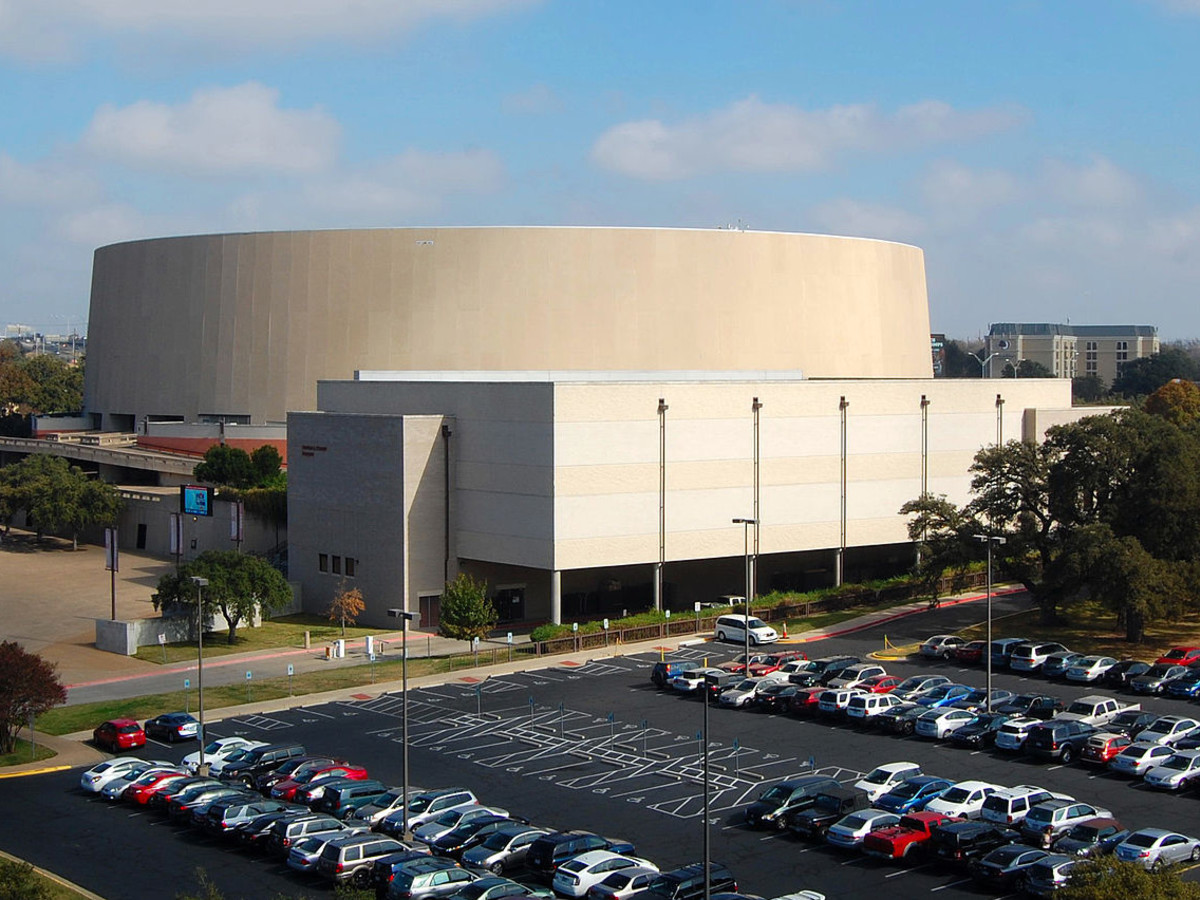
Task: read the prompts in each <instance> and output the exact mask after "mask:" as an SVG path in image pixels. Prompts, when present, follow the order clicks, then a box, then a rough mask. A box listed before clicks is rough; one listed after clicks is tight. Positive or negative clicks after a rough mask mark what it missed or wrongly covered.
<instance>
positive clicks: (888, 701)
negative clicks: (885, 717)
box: [818, 676, 904, 724]
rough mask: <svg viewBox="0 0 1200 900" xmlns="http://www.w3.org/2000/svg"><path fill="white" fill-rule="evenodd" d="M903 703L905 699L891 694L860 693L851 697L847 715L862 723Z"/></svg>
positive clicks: (853, 720) (847, 705) (851, 719)
mask: <svg viewBox="0 0 1200 900" xmlns="http://www.w3.org/2000/svg"><path fill="white" fill-rule="evenodd" d="M889 677H891V676H889ZM819 702H820V701H818V704H819ZM903 705H904V701H903V700H900V699H899V698H897V697H893V696H892V695H891V694H868V693H860V694H857V695H855V696H853V697H851V698H850V702H848V703H847V704H846V717H847V718H848V719H849V720H850V721H852V722H857V723H859V724H862V723H865V722H868V721H869V720H871V719H872V718H874V717H875V716H878V715H880V714H881V713H885V712H887V711H888V710H889V709H895V708H896V707H898V706H903Z"/></svg>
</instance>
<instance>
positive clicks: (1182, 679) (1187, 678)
mask: <svg viewBox="0 0 1200 900" xmlns="http://www.w3.org/2000/svg"><path fill="white" fill-rule="evenodd" d="M1163 693H1164V694H1166V695H1168V696H1170V697H1200V670H1191V671H1189V672H1188V673H1187V674H1186V675H1180V676H1179V677H1178V678H1172V679H1171V680H1170V681H1168V682H1167V683H1166V684H1165V685H1163Z"/></svg>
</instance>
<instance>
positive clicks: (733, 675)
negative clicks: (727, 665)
mask: <svg viewBox="0 0 1200 900" xmlns="http://www.w3.org/2000/svg"><path fill="white" fill-rule="evenodd" d="M745 677H746V676H745V675H741V674H739V673H737V672H705V673H704V690H706V691H708V699H709V701H711V702H713V703H715V702H716V700H717V698H718V697H720V696H721V691H723V690H725V689H726V688H730V687H733V686H734V685H735V684H737V683H738V682H739V681H741V680H742V679H744V678H745Z"/></svg>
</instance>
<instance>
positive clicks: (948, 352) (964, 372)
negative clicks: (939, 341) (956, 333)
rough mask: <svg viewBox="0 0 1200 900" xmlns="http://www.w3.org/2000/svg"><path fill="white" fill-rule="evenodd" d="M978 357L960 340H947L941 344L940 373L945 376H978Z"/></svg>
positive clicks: (979, 368)
mask: <svg viewBox="0 0 1200 900" xmlns="http://www.w3.org/2000/svg"><path fill="white" fill-rule="evenodd" d="M982 373H983V367H982V366H981V365H980V364H979V357H977V356H975V355H973V354H972V353H971V349H970V347H969V346H968V345H967V344H965V343H964V342H962V341H956V340H947V341H946V342H945V344H944V345H943V346H942V375H943V377H945V378H980V377H982Z"/></svg>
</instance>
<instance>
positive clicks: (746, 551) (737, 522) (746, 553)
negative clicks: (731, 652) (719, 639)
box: [733, 519, 758, 675]
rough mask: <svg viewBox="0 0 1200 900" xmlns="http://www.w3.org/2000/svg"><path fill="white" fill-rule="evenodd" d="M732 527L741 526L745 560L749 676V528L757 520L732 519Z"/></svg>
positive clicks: (748, 667)
mask: <svg viewBox="0 0 1200 900" xmlns="http://www.w3.org/2000/svg"><path fill="white" fill-rule="evenodd" d="M733 524H734V525H741V526H742V544H743V550H742V553H743V555H744V556H745V559H746V674H747V675H749V674H750V601H751V600H753V599H754V581H753V579H752V578H751V577H750V526H751V525H757V524H758V519H734V520H733Z"/></svg>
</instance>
